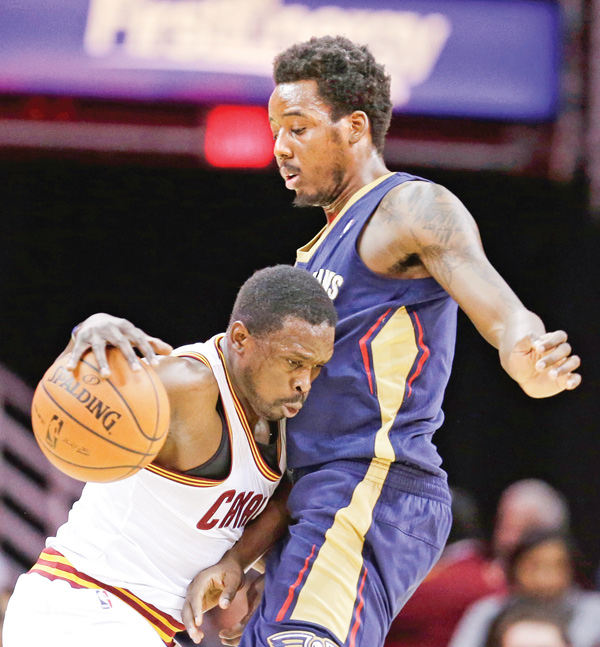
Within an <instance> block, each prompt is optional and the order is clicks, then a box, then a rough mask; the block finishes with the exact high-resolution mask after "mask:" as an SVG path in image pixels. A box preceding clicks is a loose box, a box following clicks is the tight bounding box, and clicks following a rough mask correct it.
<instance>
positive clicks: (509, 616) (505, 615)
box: [485, 600, 571, 647]
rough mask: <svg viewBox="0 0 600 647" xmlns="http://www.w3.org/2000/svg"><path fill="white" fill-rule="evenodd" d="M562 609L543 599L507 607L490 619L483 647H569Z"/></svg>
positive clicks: (521, 601) (519, 602)
mask: <svg viewBox="0 0 600 647" xmlns="http://www.w3.org/2000/svg"><path fill="white" fill-rule="evenodd" d="M568 626H569V618H568V614H567V613H565V610H564V609H563V608H562V607H560V606H557V605H555V604H552V603H550V602H546V601H543V600H520V601H518V602H516V603H515V604H509V605H507V606H506V607H505V608H504V609H503V610H502V611H501V612H500V613H499V614H498V615H497V616H496V618H495V619H494V621H493V622H492V624H491V626H490V631H489V633H488V636H487V640H486V642H485V647H571V642H570V640H569V637H568Z"/></svg>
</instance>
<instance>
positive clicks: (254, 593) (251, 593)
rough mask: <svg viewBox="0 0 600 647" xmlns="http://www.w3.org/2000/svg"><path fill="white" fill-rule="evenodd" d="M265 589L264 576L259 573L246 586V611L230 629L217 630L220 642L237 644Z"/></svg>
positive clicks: (227, 644)
mask: <svg viewBox="0 0 600 647" xmlns="http://www.w3.org/2000/svg"><path fill="white" fill-rule="evenodd" d="M264 589H265V576H264V575H259V576H258V577H257V578H256V579H255V580H254V582H252V584H250V586H249V587H248V591H247V592H246V601H247V603H248V613H247V614H246V615H245V616H244V617H243V618H242V619H241V620H240V621H239V622H238V623H236V624H235V625H234V626H233V627H231V628H230V629H222V630H221V631H219V638H220V639H221V644H222V645H226V646H227V647H231V646H232V645H239V644H240V639H241V637H242V633H243V632H244V629H245V628H246V625H247V624H248V622H249V620H250V618H251V617H252V614H253V613H254V612H255V611H256V609H258V605H259V604H260V601H261V598H262V594H263V591H264Z"/></svg>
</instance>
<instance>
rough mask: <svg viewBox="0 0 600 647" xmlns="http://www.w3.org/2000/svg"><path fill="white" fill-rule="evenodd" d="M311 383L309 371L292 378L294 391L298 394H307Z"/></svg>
mask: <svg viewBox="0 0 600 647" xmlns="http://www.w3.org/2000/svg"><path fill="white" fill-rule="evenodd" d="M311 383H312V380H311V375H310V371H309V370H306V371H302V372H301V373H299V374H298V375H296V376H295V377H294V390H295V391H297V392H298V393H303V394H308V392H309V391H310V385H311Z"/></svg>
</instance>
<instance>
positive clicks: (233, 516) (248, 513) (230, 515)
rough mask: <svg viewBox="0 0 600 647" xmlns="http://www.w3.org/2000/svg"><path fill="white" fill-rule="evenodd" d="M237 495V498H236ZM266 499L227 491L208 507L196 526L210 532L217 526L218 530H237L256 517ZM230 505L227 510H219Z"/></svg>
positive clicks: (256, 495) (252, 493)
mask: <svg viewBox="0 0 600 647" xmlns="http://www.w3.org/2000/svg"><path fill="white" fill-rule="evenodd" d="M236 495H237V496H236ZM267 500H268V497H266V496H264V495H263V494H255V493H254V492H253V491H250V492H240V493H239V494H238V493H237V492H236V491H235V490H227V491H226V492H223V493H222V494H221V496H220V497H219V498H218V499H217V500H216V501H215V502H214V503H213V504H212V505H211V506H210V508H209V509H208V511H207V513H206V514H205V515H204V516H203V517H202V519H200V521H199V522H198V523H197V524H196V528H198V530H212V529H213V528H215V527H216V526H217V524H218V525H219V528H230V527H231V528H239V527H240V526H245V525H246V524H247V523H248V522H249V521H250V520H251V519H253V518H254V517H256V516H257V515H258V514H259V513H260V512H261V510H262V507H263V504H264V503H266V502H267ZM227 503H230V505H229V508H228V509H227V511H226V512H225V509H223V510H220V508H221V506H223V505H224V504H227ZM219 512H224V513H225V514H224V515H222V516H221V515H219V516H217V513H219Z"/></svg>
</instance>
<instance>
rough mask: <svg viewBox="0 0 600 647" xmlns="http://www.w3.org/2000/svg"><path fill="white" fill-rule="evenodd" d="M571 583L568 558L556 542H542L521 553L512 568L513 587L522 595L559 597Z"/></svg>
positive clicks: (547, 598) (560, 544) (561, 545)
mask: <svg viewBox="0 0 600 647" xmlns="http://www.w3.org/2000/svg"><path fill="white" fill-rule="evenodd" d="M571 582H572V568H571V556H570V554H569V550H568V548H567V546H566V545H565V543H564V542H563V541H561V540H560V539H554V540H549V541H545V542H543V543H541V544H539V545H538V546H535V547H534V548H531V549H530V550H528V551H527V552H526V553H524V554H523V555H522V556H521V557H520V558H519V560H518V562H517V564H516V567H515V585H516V587H517V589H518V591H519V592H520V593H522V594H523V595H526V596H530V597H535V598H542V599H544V600H552V599H556V598H559V597H560V596H561V595H563V594H564V592H565V591H566V590H567V589H568V588H569V586H570V585H571Z"/></svg>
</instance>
